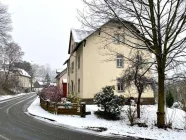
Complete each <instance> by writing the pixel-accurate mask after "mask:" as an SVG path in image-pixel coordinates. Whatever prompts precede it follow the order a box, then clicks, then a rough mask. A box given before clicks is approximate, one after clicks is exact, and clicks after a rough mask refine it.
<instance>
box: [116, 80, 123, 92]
mask: <svg viewBox="0 0 186 140" xmlns="http://www.w3.org/2000/svg"><path fill="white" fill-rule="evenodd" d="M117 90H118V91H123V81H122V79H121V78H118V79H117Z"/></svg>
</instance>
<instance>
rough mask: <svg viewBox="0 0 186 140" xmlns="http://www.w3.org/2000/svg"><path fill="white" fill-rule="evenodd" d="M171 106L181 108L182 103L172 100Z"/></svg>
mask: <svg viewBox="0 0 186 140" xmlns="http://www.w3.org/2000/svg"><path fill="white" fill-rule="evenodd" d="M172 107H173V108H178V109H182V108H183V104H182V103H181V102H179V101H178V102H174V103H173V105H172Z"/></svg>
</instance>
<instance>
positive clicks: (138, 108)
mask: <svg viewBox="0 0 186 140" xmlns="http://www.w3.org/2000/svg"><path fill="white" fill-rule="evenodd" d="M140 99H141V94H139V95H138V101H137V118H140Z"/></svg>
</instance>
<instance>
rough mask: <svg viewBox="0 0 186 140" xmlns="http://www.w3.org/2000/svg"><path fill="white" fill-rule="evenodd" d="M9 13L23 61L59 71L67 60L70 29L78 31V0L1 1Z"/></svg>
mask: <svg viewBox="0 0 186 140" xmlns="http://www.w3.org/2000/svg"><path fill="white" fill-rule="evenodd" d="M1 2H2V3H3V4H7V5H9V12H10V13H11V14H12V21H13V28H14V29H13V32H12V36H13V39H14V41H15V42H17V43H18V44H19V45H20V46H21V47H22V50H23V51H24V52H25V55H24V57H23V59H24V60H26V61H29V62H34V63H37V64H46V63H48V64H50V66H51V67H52V68H54V69H62V68H64V67H65V66H63V62H64V61H65V60H66V59H67V58H68V43H69V35H70V29H71V28H80V27H81V24H80V23H79V22H78V20H77V16H78V14H77V9H82V8H83V4H82V2H81V0H1Z"/></svg>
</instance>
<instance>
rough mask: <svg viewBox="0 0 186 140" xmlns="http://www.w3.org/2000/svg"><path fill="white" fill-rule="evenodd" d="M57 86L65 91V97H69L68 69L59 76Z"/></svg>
mask: <svg viewBox="0 0 186 140" xmlns="http://www.w3.org/2000/svg"><path fill="white" fill-rule="evenodd" d="M55 78H56V84H57V86H58V87H59V88H60V89H61V90H62V91H63V96H64V97H66V96H67V68H66V69H64V70H63V71H61V72H60V73H58V74H57V76H56V77H55Z"/></svg>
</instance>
